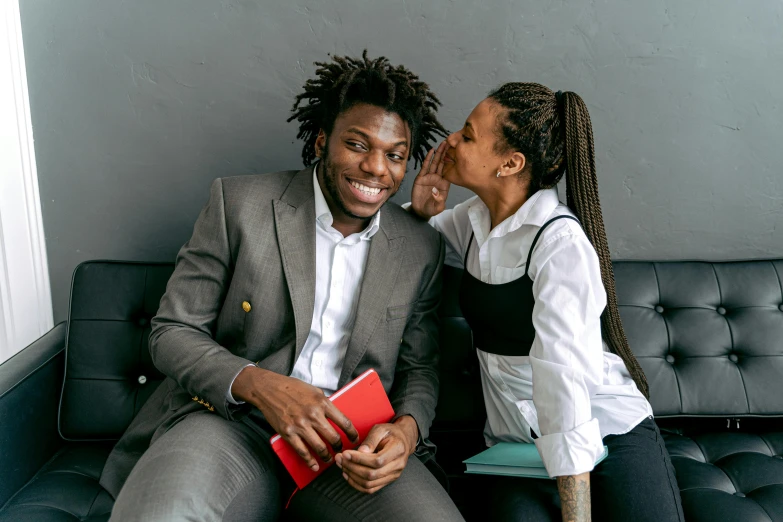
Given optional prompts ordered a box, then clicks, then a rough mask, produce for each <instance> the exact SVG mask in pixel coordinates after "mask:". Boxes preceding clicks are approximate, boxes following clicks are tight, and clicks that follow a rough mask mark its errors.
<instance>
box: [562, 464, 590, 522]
mask: <svg viewBox="0 0 783 522" xmlns="http://www.w3.org/2000/svg"><path fill="white" fill-rule="evenodd" d="M557 490H558V491H559V492H560V505H561V510H562V513H563V522H590V512H591V506H590V473H582V474H581V475H568V476H564V477H557Z"/></svg>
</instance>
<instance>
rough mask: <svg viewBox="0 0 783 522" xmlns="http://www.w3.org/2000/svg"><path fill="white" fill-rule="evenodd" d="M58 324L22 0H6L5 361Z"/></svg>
mask: <svg viewBox="0 0 783 522" xmlns="http://www.w3.org/2000/svg"><path fill="white" fill-rule="evenodd" d="M52 326H53V317H52V296H51V289H50V286H49V268H48V265H47V262H46V241H45V238H44V230H43V218H42V216H41V199H40V196H39V193H38V171H37V169H36V165H35V152H34V149H33V127H32V123H31V121H30V100H29V97H28V93H27V72H26V69H25V62H24V49H23V46H22V23H21V17H20V13H19V3H18V0H0V363H2V362H3V361H4V360H6V359H8V358H9V357H11V356H12V355H14V354H15V353H16V352H18V351H19V350H21V349H22V348H24V347H25V346H27V345H28V344H30V343H31V342H33V341H34V340H35V339H37V338H38V337H40V336H41V335H43V334H44V333H46V332H47V331H48V330H49V329H51V328H52Z"/></svg>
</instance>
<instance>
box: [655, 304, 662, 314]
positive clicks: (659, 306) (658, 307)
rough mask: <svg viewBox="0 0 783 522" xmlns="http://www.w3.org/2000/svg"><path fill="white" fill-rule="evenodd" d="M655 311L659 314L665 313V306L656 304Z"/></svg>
mask: <svg viewBox="0 0 783 522" xmlns="http://www.w3.org/2000/svg"><path fill="white" fill-rule="evenodd" d="M655 311H656V312H658V313H659V314H662V313H663V307H662V306H661V305H655Z"/></svg>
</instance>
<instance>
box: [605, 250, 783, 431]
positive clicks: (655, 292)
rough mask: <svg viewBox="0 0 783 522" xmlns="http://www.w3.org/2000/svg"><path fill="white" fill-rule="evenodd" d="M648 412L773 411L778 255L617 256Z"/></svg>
mask: <svg viewBox="0 0 783 522" xmlns="http://www.w3.org/2000/svg"><path fill="white" fill-rule="evenodd" d="M614 274H615V279H616V281H617V294H618V295H617V297H618V302H619V307H620V314H621V316H622V319H623V324H624V326H625V331H626V334H627V335H628V341H629V342H630V345H631V348H632V349H633V351H634V353H635V354H636V357H637V358H638V359H639V363H640V364H641V365H642V367H643V368H644V371H645V373H646V374H647V379H648V381H649V384H650V390H651V398H650V399H651V400H650V402H651V403H652V406H653V410H654V411H655V414H656V416H657V417H681V416H687V417H696V416H721V417H725V416H731V417H746V416H751V417H756V416H783V279H782V278H783V261H781V260H777V261H747V262H726V263H704V262H663V263H648V262H618V263H615V264H614Z"/></svg>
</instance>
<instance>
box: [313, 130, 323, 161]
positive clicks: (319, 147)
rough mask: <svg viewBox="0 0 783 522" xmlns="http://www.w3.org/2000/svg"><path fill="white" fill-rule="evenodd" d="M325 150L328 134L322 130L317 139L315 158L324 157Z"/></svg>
mask: <svg viewBox="0 0 783 522" xmlns="http://www.w3.org/2000/svg"><path fill="white" fill-rule="evenodd" d="M324 148H326V133H325V132H324V130H323V129H321V130H319V131H318V136H317V137H316V138H315V156H316V157H317V158H321V157H323V152H324Z"/></svg>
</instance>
